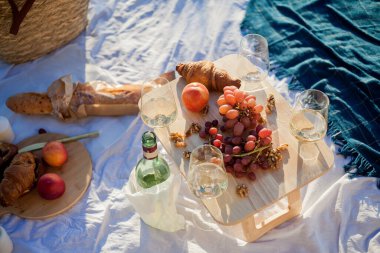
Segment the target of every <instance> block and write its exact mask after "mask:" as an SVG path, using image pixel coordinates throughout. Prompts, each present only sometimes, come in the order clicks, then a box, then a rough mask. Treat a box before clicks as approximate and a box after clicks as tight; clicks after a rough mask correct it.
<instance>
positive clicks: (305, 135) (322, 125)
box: [290, 89, 330, 142]
mask: <svg viewBox="0 0 380 253" xmlns="http://www.w3.org/2000/svg"><path fill="white" fill-rule="evenodd" d="M329 105H330V101H329V98H328V97H327V95H326V94H325V93H323V92H322V91H320V90H314V89H309V90H305V91H303V92H302V93H300V94H299V95H297V97H296V101H295V104H294V106H293V110H292V115H291V119H290V131H291V133H292V134H293V135H294V136H295V137H296V138H297V139H299V140H300V141H304V142H315V141H318V140H320V139H322V138H323V137H325V135H326V131H327V122H328V111H329Z"/></svg>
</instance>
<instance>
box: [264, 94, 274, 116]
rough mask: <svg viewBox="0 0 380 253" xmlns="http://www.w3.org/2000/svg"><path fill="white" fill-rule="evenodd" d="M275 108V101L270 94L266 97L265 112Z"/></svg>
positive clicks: (269, 112)
mask: <svg viewBox="0 0 380 253" xmlns="http://www.w3.org/2000/svg"><path fill="white" fill-rule="evenodd" d="M275 109H276V102H275V100H274V96H273V94H270V95H269V97H268V98H267V105H266V107H265V112H266V113H267V114H271V113H272V112H273V111H274V110H275Z"/></svg>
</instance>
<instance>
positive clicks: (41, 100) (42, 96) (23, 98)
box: [6, 92, 53, 115]
mask: <svg viewBox="0 0 380 253" xmlns="http://www.w3.org/2000/svg"><path fill="white" fill-rule="evenodd" d="M6 104H7V106H8V108H9V109H11V110H12V111H14V112H16V113H22V114H35V115H36V114H50V113H51V112H52V111H53V108H52V105H51V102H50V98H49V97H48V95H47V94H46V93H34V92H29V93H20V94H16V95H14V96H11V97H9V98H8V99H7V102H6Z"/></svg>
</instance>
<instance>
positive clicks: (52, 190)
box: [37, 173, 66, 200]
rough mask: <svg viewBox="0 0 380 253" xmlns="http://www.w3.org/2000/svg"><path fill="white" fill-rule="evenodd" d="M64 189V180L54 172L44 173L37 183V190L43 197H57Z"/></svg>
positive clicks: (49, 198) (50, 198)
mask: <svg viewBox="0 0 380 253" xmlns="http://www.w3.org/2000/svg"><path fill="white" fill-rule="evenodd" d="M65 190H66V185H65V181H63V179H62V178H61V177H60V176H59V175H58V174H55V173H46V174H44V175H43V176H42V177H40V179H39V180H38V183H37V191H38V193H39V194H40V196H41V197H42V198H44V199H48V200H52V199H57V198H59V197H61V196H62V195H63V193H64V192H65Z"/></svg>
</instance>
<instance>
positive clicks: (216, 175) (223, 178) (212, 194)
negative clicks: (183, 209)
mask: <svg viewBox="0 0 380 253" xmlns="http://www.w3.org/2000/svg"><path fill="white" fill-rule="evenodd" d="M187 182H188V185H189V188H190V190H191V191H192V192H193V194H194V195H195V196H196V197H198V198H200V199H212V198H217V197H219V196H221V195H222V194H223V193H224V192H225V191H226V189H227V187H228V176H227V173H226V170H225V168H224V163H223V154H222V152H221V151H220V150H219V149H218V148H216V147H215V146H213V145H208V144H204V145H201V146H198V147H197V148H195V149H194V150H193V151H192V152H191V155H190V164H189V170H188V173H187ZM206 217H208V218H209V219H211V217H210V216H207V215H206ZM194 218H195V217H193V221H194V223H195V224H197V221H196V219H194ZM198 227H200V228H202V227H201V226H200V225H199V224H198ZM202 229H203V228H202ZM204 230H205V229H204Z"/></svg>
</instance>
